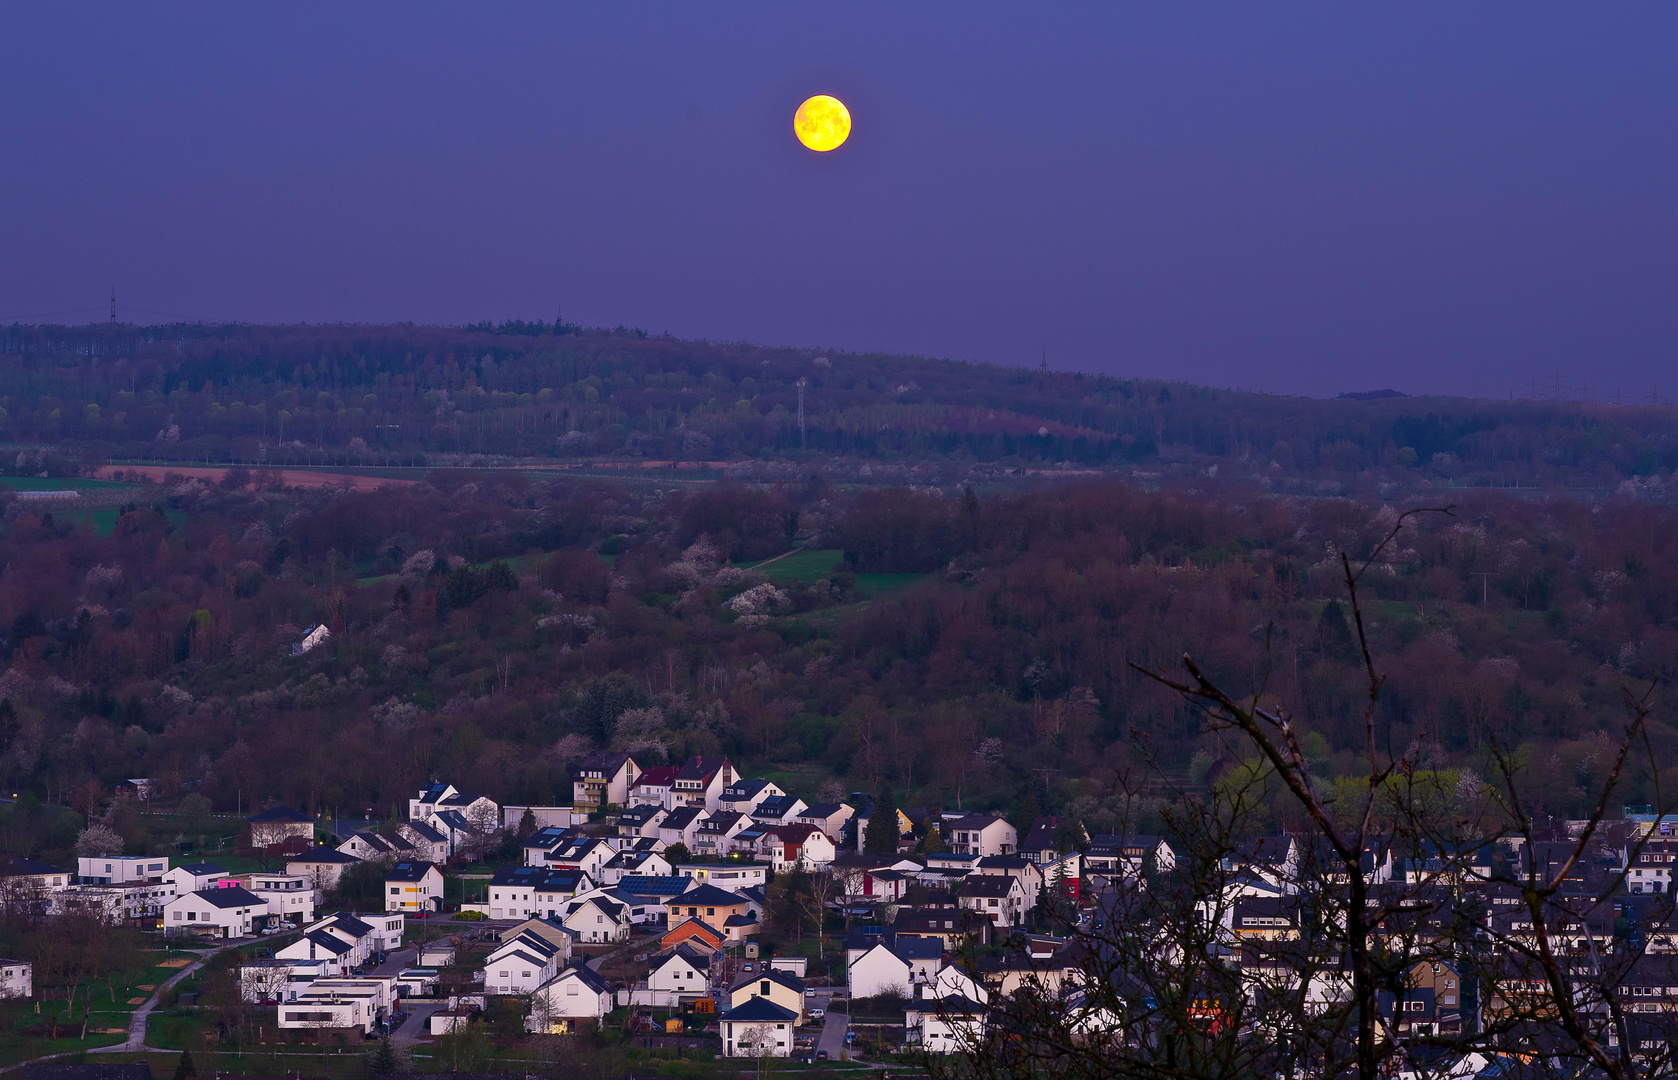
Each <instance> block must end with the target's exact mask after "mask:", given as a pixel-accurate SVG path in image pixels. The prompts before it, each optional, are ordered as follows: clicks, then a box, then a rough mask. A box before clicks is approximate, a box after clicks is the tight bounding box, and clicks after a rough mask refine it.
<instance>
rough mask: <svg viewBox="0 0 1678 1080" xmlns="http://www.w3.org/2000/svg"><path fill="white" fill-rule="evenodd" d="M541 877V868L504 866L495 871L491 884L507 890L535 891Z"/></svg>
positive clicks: (490, 880)
mask: <svg viewBox="0 0 1678 1080" xmlns="http://www.w3.org/2000/svg"><path fill="white" fill-rule="evenodd" d="M541 876H542V868H541V867H540V866H503V867H501V868H499V869H498V870H496V871H495V876H494V877H492V878H490V879H489V883H490V884H491V885H499V886H502V887H506V888H525V889H533V888H535V887H536V882H537V881H538V880H539V879H540V878H541Z"/></svg>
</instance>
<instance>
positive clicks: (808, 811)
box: [798, 802, 845, 818]
mask: <svg viewBox="0 0 1678 1080" xmlns="http://www.w3.org/2000/svg"><path fill="white" fill-rule="evenodd" d="M843 809H845V804H844V803H840V802H819V803H812V804H811V805H809V806H806V807H805V808H804V809H802V810H800V811H799V812H798V816H799V817H819V818H830V817H832V816H833V815H834V814H837V813H838V812H839V811H841V810H843Z"/></svg>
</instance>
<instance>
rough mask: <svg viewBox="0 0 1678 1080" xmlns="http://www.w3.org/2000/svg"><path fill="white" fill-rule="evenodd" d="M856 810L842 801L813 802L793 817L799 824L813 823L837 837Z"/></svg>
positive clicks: (831, 835) (829, 834)
mask: <svg viewBox="0 0 1678 1080" xmlns="http://www.w3.org/2000/svg"><path fill="white" fill-rule="evenodd" d="M855 813H856V811H855V810H853V809H851V807H849V806H848V805H846V804H845V803H842V802H830V803H815V804H813V805H810V806H806V807H805V808H804V809H802V810H800V811H799V812H798V813H797V815H796V816H795V817H794V818H793V820H794V821H795V822H797V823H798V824H800V825H814V826H815V827H816V828H818V829H820V830H821V831H822V832H824V833H826V834H827V835H828V836H830V837H833V838H835V839H837V838H838V837H839V835H840V833H841V832H842V831H843V830H844V828H845V823H846V822H848V821H850V820H851V815H853V814H855Z"/></svg>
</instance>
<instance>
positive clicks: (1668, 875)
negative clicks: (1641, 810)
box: [1622, 840, 1678, 893]
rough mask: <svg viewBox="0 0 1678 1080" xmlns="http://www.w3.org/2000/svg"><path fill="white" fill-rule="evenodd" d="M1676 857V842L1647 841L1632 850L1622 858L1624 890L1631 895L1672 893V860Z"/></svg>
mask: <svg viewBox="0 0 1678 1080" xmlns="http://www.w3.org/2000/svg"><path fill="white" fill-rule="evenodd" d="M1675 856H1678V840H1647V841H1644V843H1643V846H1642V847H1641V848H1633V849H1632V850H1631V851H1630V852H1629V853H1628V854H1627V855H1625V856H1622V858H1624V859H1625V860H1626V861H1627V862H1628V863H1629V865H1628V866H1627V867H1626V888H1627V889H1628V890H1630V891H1631V892H1633V893H1670V892H1672V869H1673V859H1674V857H1675Z"/></svg>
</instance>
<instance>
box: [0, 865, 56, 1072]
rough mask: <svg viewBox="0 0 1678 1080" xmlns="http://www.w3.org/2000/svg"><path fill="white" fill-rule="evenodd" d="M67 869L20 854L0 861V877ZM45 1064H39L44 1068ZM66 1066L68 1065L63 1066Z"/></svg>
mask: <svg viewBox="0 0 1678 1080" xmlns="http://www.w3.org/2000/svg"><path fill="white" fill-rule="evenodd" d="M69 872H70V871H68V870H60V869H59V868H58V867H56V866H48V865H47V864H46V863H44V862H36V861H35V860H34V859H26V858H24V857H23V856H22V855H14V856H12V857H11V858H9V859H7V860H6V861H5V862H4V863H0V877H34V876H37V875H39V874H68V873H69ZM46 1067H47V1066H44V1065H43V1066H41V1068H46ZM64 1067H66V1068H68V1066H64Z"/></svg>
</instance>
